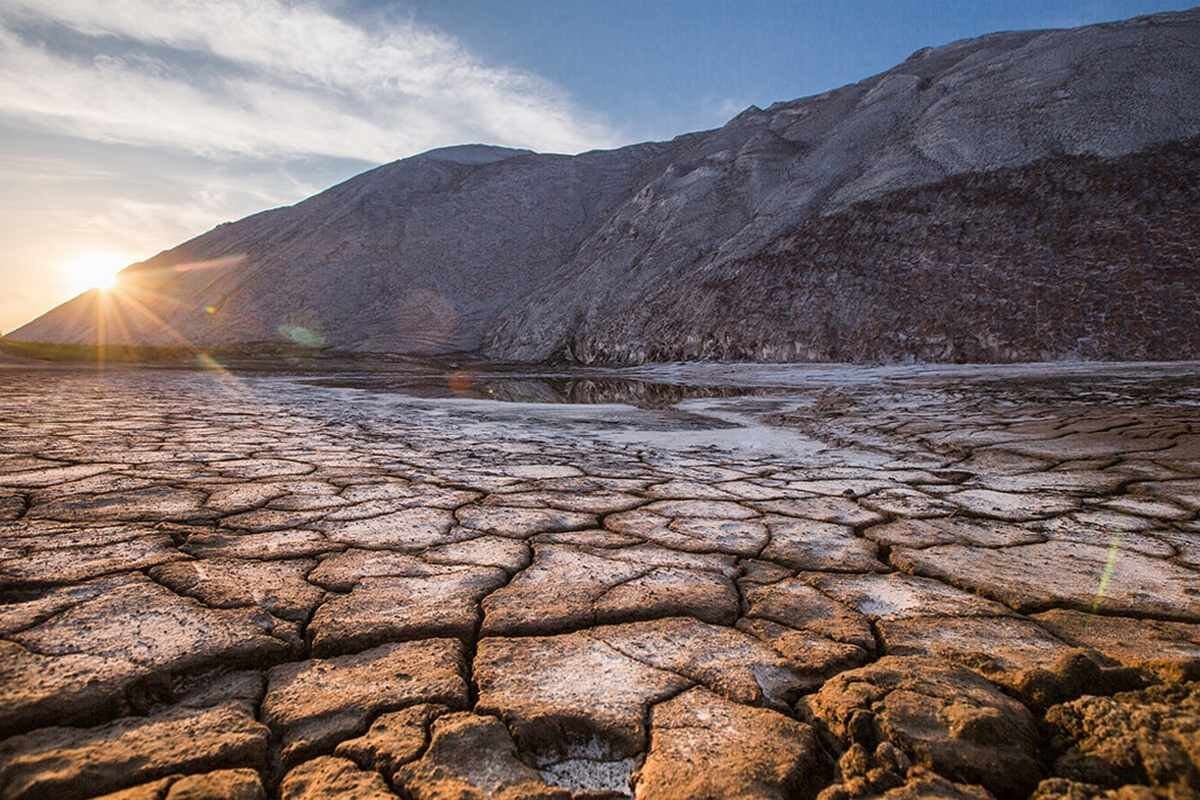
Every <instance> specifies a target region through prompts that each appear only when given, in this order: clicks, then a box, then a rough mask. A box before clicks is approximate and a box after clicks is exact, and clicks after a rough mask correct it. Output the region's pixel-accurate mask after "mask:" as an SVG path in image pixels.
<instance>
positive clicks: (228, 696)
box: [0, 367, 1200, 800]
mask: <svg viewBox="0 0 1200 800" xmlns="http://www.w3.org/2000/svg"><path fill="white" fill-rule="evenodd" d="M1188 369H1190V368H1180V367H1171V368H1165V369H1162V370H1158V371H1155V370H1153V369H1147V370H1142V371H1141V372H1138V373H1137V374H1135V375H1129V374H1125V373H1121V372H1120V371H1118V372H1116V373H1113V374H1099V375H1094V376H1085V377H1080V376H1079V374H1077V373H1076V374H1075V375H1074V377H1071V376H1066V377H1055V376H1053V375H1051V376H1049V377H1047V376H1042V377H1041V378H1039V379H1034V378H1029V377H1027V376H1026V377H1022V376H1020V375H1017V376H1016V377H1012V376H1010V377H1007V378H992V379H987V380H984V379H972V380H967V379H965V378H960V377H954V374H953V373H950V374H949V376H942V377H936V376H933V377H930V376H924V377H922V376H921V374H920V373H917V374H916V375H915V376H913V375H909V376H907V377H905V376H903V375H901V376H898V377H895V378H894V379H889V380H884V381H879V380H873V381H863V382H859V383H853V384H850V385H847V386H846V387H845V388H843V389H841V390H838V391H837V392H836V396H833V397H832V399H831V395H830V393H829V391H828V390H827V389H822V388H820V387H814V386H805V385H795V386H793V387H792V388H791V389H788V390H780V391H777V392H775V393H772V394H769V395H757V396H747V397H727V396H726V397H720V398H709V399H707V400H691V401H685V402H683V403H681V404H680V405H678V406H676V407H674V408H670V409H659V410H638V409H634V408H631V407H617V406H598V407H592V408H586V407H566V406H559V407H555V408H551V407H547V406H522V405H517V404H496V403H481V402H474V401H472V402H467V403H457V402H453V401H438V400H416V399H411V398H404V397H400V396H395V395H386V394H384V395H380V394H370V393H364V392H358V391H353V390H346V389H330V388H319V387H315V386H311V385H306V384H304V383H301V382H299V381H297V380H292V379H287V378H284V377H239V376H232V375H221V374H217V373H189V372H182V371H137V370H132V369H126V370H112V371H109V372H107V373H103V372H99V373H97V372H91V371H79V372H72V371H65V370H52V369H17V368H9V369H6V370H2V371H0V380H2V381H3V383H4V392H3V394H2V395H0V798H67V799H68V800H69V798H77V797H93V796H108V797H114V798H115V797H120V798H130V799H132V798H158V799H160V800H161V799H162V798H170V799H171V800H182V799H183V798H193V799H195V798H265V797H283V798H294V799H295V800H316V799H317V798H331V797H362V798H391V797H396V796H400V797H410V798H416V799H417V800H425V799H426V798H430V799H433V798H437V799H439V800H442V799H444V798H487V797H498V798H510V799H512V800H515V799H516V798H555V799H562V800H569V798H588V799H589V800H599V798H605V797H620V796H628V795H632V796H635V797H638V798H726V797H750V798H787V797H817V796H819V797H820V798H822V800H842V799H845V800H849V799H850V798H866V797H885V798H892V799H893V800H899V799H901V798H921V797H940V798H987V797H999V798H1015V797H1027V796H1036V797H1037V798H1039V799H1040V800H1053V799H1056V798H1057V799H1061V800H1082V799H1084V798H1151V797H1158V798H1184V797H1193V796H1196V795H1197V794H1198V793H1200V683H1197V681H1200V378H1198V377H1196V375H1195V373H1194V372H1192V373H1189V372H1188ZM976 377H978V376H976ZM726 394H728V393H726Z"/></svg>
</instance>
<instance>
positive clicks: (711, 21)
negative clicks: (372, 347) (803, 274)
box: [0, 0, 1189, 331]
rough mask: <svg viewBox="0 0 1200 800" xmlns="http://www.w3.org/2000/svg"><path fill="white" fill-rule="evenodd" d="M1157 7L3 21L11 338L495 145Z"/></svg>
mask: <svg viewBox="0 0 1200 800" xmlns="http://www.w3.org/2000/svg"><path fill="white" fill-rule="evenodd" d="M1188 5H1189V4H1188V3H1186V2H1184V3H1171V2H1140V1H1139V0H1074V1H1071V0H1043V1H1042V2H1034V1H1033V0H993V1H991V2H979V1H978V0H976V1H974V2H949V0H925V1H924V2H915V1H912V0H905V1H904V2H864V0H814V1H813V2H781V1H780V0H775V1H769V0H742V2H736V3H735V2H704V0H690V1H689V2H683V1H682V0H657V2H656V1H655V0H641V1H640V2H633V1H631V0H608V1H607V2H599V0H597V1H596V2H584V1H583V0H557V2H550V1H549V0H509V1H508V2H500V1H499V0H493V1H491V2H489V1H487V0H392V1H391V2H384V1H383V0H324V2H320V1H319V0H311V1H309V2H304V1H303V0H299V1H297V2H291V1H290V0H203V2H201V1H199V0H0V288H2V289H3V291H0V331H4V330H11V329H12V328H14V327H15V326H17V325H19V324H21V323H23V322H25V321H28V320H29V319H32V318H33V317H35V316H37V315H38V314H40V313H42V312H43V311H45V310H47V309H48V308H50V307H52V306H53V305H55V304H57V303H58V302H61V301H63V300H65V299H68V298H69V297H71V296H73V295H74V294H75V293H77V292H78V291H80V290H81V289H82V288H84V286H83V284H82V283H81V280H82V278H81V276H82V275H83V273H84V272H87V271H88V270H84V269H82V268H81V267H80V265H81V264H84V265H90V266H89V267H88V269H91V268H92V267H94V266H95V264H96V263H100V262H103V263H112V264H118V263H128V262H131V261H134V260H139V259H142V258H146V257H149V256H150V255H153V254H154V253H155V252H157V251H159V250H161V249H163V248H166V247H169V246H172V245H174V244H177V243H179V242H180V241H182V240H184V239H187V238H190V237H191V236H194V235H197V234H199V233H202V232H203V231H205V230H207V229H209V228H211V227H212V226H213V225H216V224H218V223H220V222H223V221H226V220H231V219H237V218H240V217H242V216H245V215H246V214H249V213H252V212H254V211H258V210H261V209H263V208H267V207H273V206H278V205H283V204H288V203H293V202H296V201H297V200H300V199H302V198H303V197H305V196H307V195H308V194H311V193H313V192H315V191H318V190H320V189H322V188H325V187H327V186H329V185H331V184H333V183H336V182H338V181H340V180H342V179H344V178H346V177H349V176H351V175H353V174H355V173H357V172H360V171H362V170H364V169H366V168H369V167H370V166H373V165H375V164H378V163H381V162H384V161H389V160H392V159H395V158H402V157H404V156H408V155H412V154H414V153H417V152H421V151H423V150H426V149H430V148H433V147H438V146H442V145H447V144H455V143H461V142H473V141H483V142H489V143H495V144H507V145H514V146H524V147H531V148H533V149H537V150H543V151H556V152H579V151H582V150H586V149H591V148H596V147H613V146H618V145H621V144H627V143H631V142H635V141H641V140H645V139H651V138H669V137H670V136H673V135H676V134H679V133H683V132H686V131H690V130H696V129H701V128H708V127H715V126H718V125H720V124H722V123H723V122H725V121H726V120H727V119H729V118H730V117H732V116H733V115H735V114H736V113H737V112H738V111H740V110H741V109H743V108H745V107H746V106H748V105H750V104H757V105H767V104H769V103H771V102H774V101H776V100H784V99H792V98H795V97H800V96H803V95H807V94H815V93H818V92H821V91H824V90H825V89H828V88H832V87H835V86H840V85H843V84H845V83H849V82H853V81H856V80H859V79H861V78H864V77H867V76H869V75H871V74H874V73H876V72H880V71H882V70H885V69H887V68H889V67H891V66H893V65H895V64H896V63H898V62H900V61H902V60H903V59H904V58H906V57H907V56H908V55H909V54H910V53H912V52H913V51H914V50H916V49H918V48H920V47H923V46H927V45H937V44H944V43H946V42H949V41H953V40H955V39H960V38H963V37H968V36H976V35H979V34H982V33H987V32H990V31H994V30H1003V29H1022V28H1042V27H1066V26H1074V25H1080V24H1086V23H1090V22H1097V21H1102V20H1109V19H1120V18H1124V17H1129V16H1134V15H1137V14H1143V13H1152V12H1154V11H1163V10H1169V9H1179V8H1186V7H1188Z"/></svg>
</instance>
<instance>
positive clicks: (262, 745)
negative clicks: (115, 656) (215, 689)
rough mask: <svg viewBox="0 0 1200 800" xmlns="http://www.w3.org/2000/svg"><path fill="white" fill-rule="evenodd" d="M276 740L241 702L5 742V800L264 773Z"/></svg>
mask: <svg viewBox="0 0 1200 800" xmlns="http://www.w3.org/2000/svg"><path fill="white" fill-rule="evenodd" d="M269 735H270V731H268V730H267V728H266V727H265V726H263V725H261V724H259V723H258V722H256V721H255V720H254V717H253V714H252V711H251V709H250V708H248V707H247V706H245V705H244V704H241V703H229V704H225V705H220V706H216V707H214V708H208V709H191V708H179V709H170V710H167V711H164V712H162V713H160V714H156V715H154V716H150V717H129V718H125V719H119V720H116V721H115V722H111V723H108V724H107V725H101V726H99V727H96V728H86V729H80V728H43V729H41V730H38V731H35V732H33V733H29V734H25V735H23V736H14V737H12V738H10V739H6V740H4V741H2V742H0V796H3V797H5V798H10V797H11V798H17V797H22V798H31V799H33V798H54V800H71V799H72V798H84V797H90V796H94V795H96V794H103V793H105V792H111V791H115V790H117V789H121V788H123V787H127V786H133V785H136V784H139V783H145V782H147V781H150V780H153V779H155V778H159V777H165V776H168V775H171V774H174V773H180V772H207V771H209V770H214V769H221V768H227V767H251V768H255V769H261V768H263V767H265V766H266V759H267V740H268V737H269Z"/></svg>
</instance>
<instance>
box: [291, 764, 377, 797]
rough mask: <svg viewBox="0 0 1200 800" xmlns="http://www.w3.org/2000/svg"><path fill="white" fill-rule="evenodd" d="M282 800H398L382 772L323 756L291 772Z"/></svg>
mask: <svg viewBox="0 0 1200 800" xmlns="http://www.w3.org/2000/svg"><path fill="white" fill-rule="evenodd" d="M279 797H280V798H281V800H337V798H351V797H352V798H354V800H396V795H395V794H394V793H393V792H392V791H391V789H389V788H388V785H387V783H386V782H385V781H384V780H383V776H381V775H380V774H379V773H378V772H369V771H367V770H363V769H359V768H358V767H357V766H356V765H355V763H354V762H353V761H348V760H347V759H344V758H336V757H334V756H320V757H319V758H314V759H313V760H311V761H307V762H305V763H303V764H301V765H300V766H298V767H296V768H295V769H293V770H292V771H291V772H289V773H288V774H287V775H286V776H285V777H284V779H283V783H281V784H280V785H279Z"/></svg>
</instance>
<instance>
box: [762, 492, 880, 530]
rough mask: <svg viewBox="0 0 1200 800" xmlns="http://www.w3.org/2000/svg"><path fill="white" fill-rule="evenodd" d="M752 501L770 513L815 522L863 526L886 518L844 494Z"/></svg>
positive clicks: (855, 526)
mask: <svg viewBox="0 0 1200 800" xmlns="http://www.w3.org/2000/svg"><path fill="white" fill-rule="evenodd" d="M750 505H752V506H754V507H755V508H757V509H758V510H759V511H763V512H766V513H768V514H780V515H783V516H787V517H800V518H802V519H808V520H813V521H815V522H831V523H834V524H837V525H849V526H850V527H853V528H864V527H867V526H869V525H876V524H878V523H880V522H883V521H884V517H883V515H882V514H879V513H877V512H875V511H869V510H867V509H865V508H863V507H862V506H860V505H859V504H858V503H857V502H855V501H854V500H852V499H849V498H845V497H803V498H788V499H785V500H764V501H760V502H755V503H751V504H750Z"/></svg>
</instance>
